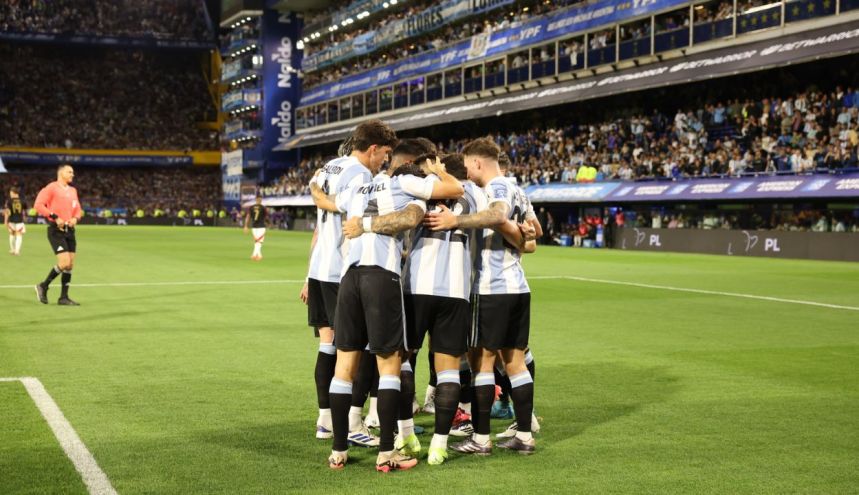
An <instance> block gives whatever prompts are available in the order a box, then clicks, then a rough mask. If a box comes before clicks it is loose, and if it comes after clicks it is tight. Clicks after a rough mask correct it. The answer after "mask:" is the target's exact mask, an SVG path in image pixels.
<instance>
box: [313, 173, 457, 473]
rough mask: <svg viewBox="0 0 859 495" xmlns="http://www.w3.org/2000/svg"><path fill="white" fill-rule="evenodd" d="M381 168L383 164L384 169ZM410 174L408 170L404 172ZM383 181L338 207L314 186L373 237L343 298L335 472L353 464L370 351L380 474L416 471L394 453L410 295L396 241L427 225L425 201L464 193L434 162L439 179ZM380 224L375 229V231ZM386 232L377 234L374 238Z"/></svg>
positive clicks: (352, 269)
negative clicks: (354, 422) (361, 369)
mask: <svg viewBox="0 0 859 495" xmlns="http://www.w3.org/2000/svg"><path fill="white" fill-rule="evenodd" d="M380 165H381V164H380ZM401 168H405V167H401ZM397 172H399V170H397V171H395V172H394V176H393V177H391V176H388V175H386V174H379V175H377V176H376V177H375V178H374V179H373V181H372V182H370V183H367V184H364V185H362V186H359V187H357V188H353V189H351V190H347V191H345V192H344V193H341V194H338V195H337V196H336V197H335V198H333V199H334V201H332V198H331V197H328V196H327V195H324V194H321V195H320V188H319V187H318V186H313V185H312V186H311V192H312V193H313V196H314V200H315V201H316V203H317V206H320V207H322V208H327V209H336V210H338V211H341V212H346V213H347V215H348V217H349V218H353V217H361V223H362V227H363V228H364V230H365V231H366V233H365V234H364V235H362V236H361V237H360V238H357V239H354V240H352V241H350V242H349V254H348V257H347V266H348V268H347V271H346V273H345V274H344V276H343V279H342V281H341V290H340V292H339V294H338V298H337V316H336V325H335V343H336V346H337V367H336V370H335V375H334V379H332V380H331V390H330V392H331V410H332V417H333V425H334V445H333V449H332V452H331V456H330V457H329V459H328V463H329V467H331V468H332V469H342V468H343V466H344V465H345V464H346V461H347V459H348V452H347V450H346V448H347V444H346V428H347V422H348V418H347V416H348V411H349V404H350V400H351V397H352V382H353V380H354V378H355V374H356V371H357V367H358V361H359V360H360V357H361V351H362V350H363V349H364V348H365V346H366V345H367V344H368V343H369V345H370V352H371V353H373V354H375V355H376V362H377V365H378V368H379V392H378V409H379V422H380V442H379V456H378V457H377V459H376V469H377V470H378V471H382V472H389V471H392V470H403V469H409V468H411V467H414V466H415V465H416V464H417V459H415V458H414V457H410V456H408V455H405V454H403V453H401V452H399V451H396V450H395V449H394V426H395V422H396V419H397V410H398V406H399V395H400V370H401V365H402V363H401V351H402V350H403V348H404V347H408V345H407V344H406V343H405V342H404V337H405V335H404V332H405V326H404V325H405V322H404V320H403V295H402V289H401V286H400V271H401V261H400V260H401V257H402V249H403V244H402V236H400V235H396V234H398V233H400V232H402V231H405V230H408V229H411V228H413V227H415V226H416V225H417V224H418V223H420V221H421V219H422V218H423V216H424V213H425V211H426V203H425V200H428V199H457V198H459V197H461V196H462V194H463V189H462V185H461V184H460V183H459V181H457V180H456V179H455V178H454V177H453V176H451V175H450V174H448V173H446V172H445V171H444V167H443V165H441V163H440V162H435V163H434V164H433V168H432V169H431V172H432V173H434V174H435V175H436V176H437V178H436V177H430V178H419V177H417V176H415V175H406V174H398V173H397ZM401 210H408V211H409V214H408V215H406V216H404V221H402V222H400V223H395V222H388V223H387V224H386V225H378V224H377V219H376V218H375V217H378V216H379V215H385V214H387V213H391V212H394V211H401ZM374 224H377V225H376V229H374V228H373V226H374ZM377 229H378V231H379V232H380V233H379V234H377V233H374V231H375V230H377Z"/></svg>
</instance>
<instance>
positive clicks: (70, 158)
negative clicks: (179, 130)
mask: <svg viewBox="0 0 859 495" xmlns="http://www.w3.org/2000/svg"><path fill="white" fill-rule="evenodd" d="M0 157H3V159H4V160H5V161H6V163H12V164H25V165H59V164H61V163H70V164H72V165H87V166H105V167H136V166H141V165H155V166H164V165H191V164H192V163H193V162H194V159H193V157H191V156H189V155H183V154H176V155H127V154H123V153H122V152H118V153H117V154H98V155H89V154H86V153H74V154H70V153H63V152H58V153H34V152H25V151H20V152H19V151H0Z"/></svg>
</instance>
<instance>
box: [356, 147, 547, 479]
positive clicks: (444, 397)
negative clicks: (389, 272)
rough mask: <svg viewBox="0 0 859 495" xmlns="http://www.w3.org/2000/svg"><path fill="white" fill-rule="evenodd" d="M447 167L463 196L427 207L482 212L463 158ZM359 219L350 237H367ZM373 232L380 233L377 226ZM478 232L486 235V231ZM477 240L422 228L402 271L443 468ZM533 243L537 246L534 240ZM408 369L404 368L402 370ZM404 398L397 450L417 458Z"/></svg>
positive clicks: (511, 227)
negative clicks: (428, 366) (426, 362)
mask: <svg viewBox="0 0 859 495" xmlns="http://www.w3.org/2000/svg"><path fill="white" fill-rule="evenodd" d="M424 160H425V158H424V157H419V158H417V161H418V162H421V161H424ZM443 163H444V165H445V169H446V170H448V172H449V173H450V174H451V175H453V176H454V177H455V178H456V179H457V180H460V181H463V186H464V190H465V194H464V195H463V197H462V198H460V199H459V200H457V201H443V202H442V201H439V202H430V205H428V206H433V207H434V206H435V205H436V203H437V204H438V205H439V207H440V208H441V207H442V205H444V207H445V208H447V209H449V210H453V211H454V213H455V214H468V213H474V212H477V211H480V210H482V209H484V208H485V206H486V203H487V201H486V194H485V193H484V192H483V190H482V189H480V188H479V187H478V186H476V185H475V184H474V183H473V182H470V181H466V170H465V167H464V166H463V163H462V158H461V156H460V155H447V156H446V157H444V159H443ZM407 166H408V165H407ZM399 170H400V169H398V170H397V171H398V172H399ZM395 173H396V172H395ZM403 214H404V213H403V212H396V213H390V214H388V215H384V216H381V217H378V223H380V224H383V223H385V222H387V221H397V220H395V217H397V216H402V215H403ZM356 220H357V219H350V220H349V221H348V222H347V224H346V226H344V232H346V233H347V236H348V237H350V238H352V237H355V236H356V235H360V234H361V233H362V232H363V229H362V228H361V226H360V225H359V224H358V222H357V221H356ZM493 221H494V219H493ZM501 223H502V224H504V225H502V224H498V225H496V224H494V223H491V222H487V223H486V225H485V226H487V227H495V228H498V229H499V230H500V231H502V232H503V235H505V237H506V236H508V235H509V236H510V239H511V242H513V243H515V244H516V245H521V244H524V243H525V242H526V240H525V239H524V235H523V234H522V232H521V230H520V229H519V227H518V226H517V225H515V224H513V223H512V222H510V221H509V220H504V219H502V220H501ZM373 228H374V230H376V229H378V226H374V227H373ZM353 229H355V230H354V231H353ZM478 232H479V233H480V234H482V230H479V231H478ZM473 237H474V232H473V231H470V230H467V231H463V230H451V231H446V232H432V231H430V230H429V229H427V228H426V227H424V226H418V228H417V229H416V230H415V231H414V232H413V235H412V245H411V249H410V251H409V255H408V260H407V262H406V265H405V270H404V278H403V281H404V293H405V294H404V297H405V307H406V322H407V325H406V329H407V332H406V336H407V338H406V342H407V345H408V347H407V350H409V351H412V352H416V351H417V350H418V349H420V348H421V346H422V343H423V340H424V337H425V335H426V334H427V333H429V334H430V346H431V348H430V350H431V351H432V353H433V354H434V364H435V368H436V370H437V385H438V393H437V395H436V396H435V398H434V401H435V406H436V417H435V435H434V436H433V439H432V442H431V444H430V449H429V456H428V462H429V464H431V465H438V464H441V463H443V462H444V460H445V459H446V458H447V437H448V434H449V431H450V428H451V423H452V422H453V419H454V415H455V414H456V412H457V405H458V403H459V392H460V358H461V357H462V356H463V355H464V354H465V352H466V350H467V340H468V333H469V328H470V323H471V307H470V304H469V297H470V292H471V284H472V280H471V266H472V259H471V258H472V256H471V249H470V239H472V238H473ZM531 242H532V246H531V247H533V241H531ZM407 364H408V363H406V362H404V363H403V368H404V369H405V368H406V366H407ZM406 376H408V375H407V374H401V379H402V380H403V390H407V389H409V390H412V391H413V390H414V382H412V383H411V384H409V385H406V384H405V379H406V378H405V377H406ZM401 395H403V397H401V400H400V422H399V431H400V434H399V435H398V436H397V441H396V443H395V447H397V448H401V449H402V451H403V452H404V453H406V454H408V455H415V454H417V453H418V452H419V451H420V449H421V446H420V442H419V441H418V439H417V436H416V435H414V433H413V428H414V421H413V417H412V408H411V401H412V399H411V397H410V396H406V394H405V393H404V392H401Z"/></svg>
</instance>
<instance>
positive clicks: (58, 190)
mask: <svg viewBox="0 0 859 495" xmlns="http://www.w3.org/2000/svg"><path fill="white" fill-rule="evenodd" d="M34 206H35V207H36V211H38V212H39V215H42V216H43V217H45V218H48V219H49V220H50V217H51V213H56V215H57V216H58V217H59V218H60V220H62V221H64V222H68V221H69V220H71V219H72V218H77V219H78V220H80V218H81V204H80V201H78V191H77V189H75V188H74V187H72V186H63V185H62V184H60V183H59V181H54V182H51V183H50V184H48V185H47V186H45V187H44V188H42V190H41V191H39V195H38V196H36V204H35V205H34ZM50 221H52V222H53V220H50Z"/></svg>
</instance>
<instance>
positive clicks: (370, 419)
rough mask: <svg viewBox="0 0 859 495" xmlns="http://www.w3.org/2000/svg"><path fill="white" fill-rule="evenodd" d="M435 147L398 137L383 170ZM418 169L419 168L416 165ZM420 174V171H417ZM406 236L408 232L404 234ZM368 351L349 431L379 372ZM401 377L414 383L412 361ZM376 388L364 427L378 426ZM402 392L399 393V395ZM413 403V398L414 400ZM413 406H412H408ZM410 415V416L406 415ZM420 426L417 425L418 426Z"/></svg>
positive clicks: (425, 141)
mask: <svg viewBox="0 0 859 495" xmlns="http://www.w3.org/2000/svg"><path fill="white" fill-rule="evenodd" d="M435 154H436V147H435V145H434V144H433V143H432V141H430V140H429V139H427V138H422V137H419V138H406V139H402V140H400V142H399V143H397V145H396V146H394V148H393V150H392V151H391V162H390V164H389V165H388V168H387V170H386V171H385V172H383V173H387V174H388V175H393V174H394V173H395V172H396V170H397V169H398V168H400V167H401V166H403V165H407V164H414V162H415V159H416V158H417V157H418V156H421V155H435ZM418 168H419V167H418ZM418 173H423V172H418ZM407 235H408V233H407ZM408 244H409V240H408V239H405V240H404V246H406V245H408ZM405 252H407V249H404V253H405ZM371 357H372V356H371V354H370V351H369V349H367V350H365V351H364V354H363V355H362V357H361V363H362V364H361V368H360V370H359V373H358V377H359V379H358V381H357V383H356V387H355V396H354V398H353V399H354V400H353V401H352V409H351V411H350V412H349V424H350V431H352V426H353V425H355V424H357V423H358V422H359V419H358V416H359V415H360V414H361V412H362V411H363V404H364V400H362V398H363V397H364V396H365V395H366V392H365V389H366V380H367V379H368V378H369V377H370V376H371V375H372V376H373V379H374V380H375V382H378V379H379V378H378V374H377V373H376V367H375V363H373V362H372V361H371ZM400 380H401V382H402V383H414V370H413V368H412V363H408V364H407V363H403V370H402V371H401V373H400ZM376 392H377V391H376V390H370V391H369V393H370V408H369V411H368V412H367V418H366V419H365V420H364V422H365V423H366V425H367V426H371V427H374V428H378V427H379V412H378V401H377V398H376ZM401 395H402V394H401ZM413 402H414V399H413ZM409 407H413V406H409ZM409 417H411V416H409ZM418 428H420V427H418Z"/></svg>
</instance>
